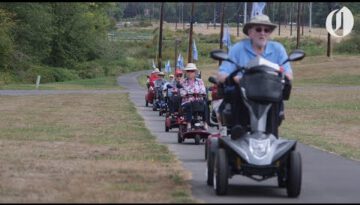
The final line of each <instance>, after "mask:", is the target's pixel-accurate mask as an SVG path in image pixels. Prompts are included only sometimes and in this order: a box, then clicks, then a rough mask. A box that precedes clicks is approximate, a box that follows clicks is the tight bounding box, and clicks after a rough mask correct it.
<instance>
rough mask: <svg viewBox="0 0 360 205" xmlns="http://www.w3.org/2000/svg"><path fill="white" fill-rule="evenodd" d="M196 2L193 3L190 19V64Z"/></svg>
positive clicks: (189, 60) (190, 60)
mask: <svg viewBox="0 0 360 205" xmlns="http://www.w3.org/2000/svg"><path fill="white" fill-rule="evenodd" d="M194 4H195V3H194V2H192V3H191V18H190V34H189V48H188V51H189V52H188V63H191V62H192V33H193V23H194Z"/></svg>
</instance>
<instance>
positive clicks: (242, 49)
mask: <svg viewBox="0 0 360 205" xmlns="http://www.w3.org/2000/svg"><path fill="white" fill-rule="evenodd" d="M256 56H257V54H256V52H255V51H254V49H253V47H252V45H251V41H250V39H244V40H241V41H240V42H238V43H236V44H235V45H234V46H233V47H232V48H231V49H230V51H229V58H230V59H232V60H233V61H234V62H235V63H237V64H238V65H240V66H241V67H245V66H246V65H247V64H248V62H249V61H250V60H252V59H253V58H255V57H256ZM261 56H262V57H263V58H265V59H267V60H269V61H271V62H273V63H276V64H279V65H281V64H282V63H283V62H284V61H285V60H286V59H288V55H287V53H286V50H285V48H284V46H283V45H281V44H280V43H279V42H275V41H268V42H267V44H266V47H265V50H264V52H263V53H262V54H261ZM282 67H283V68H284V71H285V74H288V75H290V76H292V69H291V66H290V63H289V62H287V63H285V64H284V65H282ZM235 69H236V66H235V65H234V64H232V63H230V62H228V61H223V62H222V63H221V65H220V67H219V73H225V74H230V73H231V72H233V71H234V70H235ZM238 75H240V77H241V76H242V74H241V72H239V74H238Z"/></svg>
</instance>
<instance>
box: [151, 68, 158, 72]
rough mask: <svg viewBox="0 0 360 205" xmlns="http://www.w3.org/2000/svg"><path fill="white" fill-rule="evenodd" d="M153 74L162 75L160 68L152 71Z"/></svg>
mask: <svg viewBox="0 0 360 205" xmlns="http://www.w3.org/2000/svg"><path fill="white" fill-rule="evenodd" d="M152 73H160V70H159V68H155V69H154V70H153V71H152Z"/></svg>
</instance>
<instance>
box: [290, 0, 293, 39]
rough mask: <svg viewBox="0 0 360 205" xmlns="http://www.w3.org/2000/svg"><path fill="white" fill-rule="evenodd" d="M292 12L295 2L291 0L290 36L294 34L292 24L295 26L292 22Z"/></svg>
mask: <svg viewBox="0 0 360 205" xmlns="http://www.w3.org/2000/svg"><path fill="white" fill-rule="evenodd" d="M292 13H293V3H292V2H291V3H290V36H292V26H293V24H292V22H293V20H292V15H291V14H292Z"/></svg>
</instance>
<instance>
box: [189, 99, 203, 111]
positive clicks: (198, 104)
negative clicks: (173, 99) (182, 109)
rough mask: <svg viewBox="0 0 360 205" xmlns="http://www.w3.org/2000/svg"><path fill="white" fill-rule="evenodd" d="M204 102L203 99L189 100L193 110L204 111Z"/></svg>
mask: <svg viewBox="0 0 360 205" xmlns="http://www.w3.org/2000/svg"><path fill="white" fill-rule="evenodd" d="M204 108H205V107H204V102H203V101H193V102H191V109H192V111H193V112H204Z"/></svg>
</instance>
